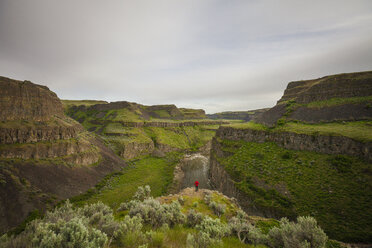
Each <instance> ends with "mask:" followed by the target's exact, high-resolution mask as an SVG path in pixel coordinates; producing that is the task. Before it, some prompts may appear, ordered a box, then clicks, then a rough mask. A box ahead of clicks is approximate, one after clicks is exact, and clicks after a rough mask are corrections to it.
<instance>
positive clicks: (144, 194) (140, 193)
mask: <svg viewBox="0 0 372 248" xmlns="http://www.w3.org/2000/svg"><path fill="white" fill-rule="evenodd" d="M150 194H151V188H150V186H149V185H146V186H145V187H142V186H139V187H138V189H137V192H136V193H135V194H134V196H133V198H134V199H135V200H138V201H143V200H145V199H147V198H149V197H150Z"/></svg>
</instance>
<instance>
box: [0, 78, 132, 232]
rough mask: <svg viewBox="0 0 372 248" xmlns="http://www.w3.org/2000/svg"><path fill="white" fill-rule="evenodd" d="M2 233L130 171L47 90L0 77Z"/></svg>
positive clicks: (0, 220) (0, 230)
mask: <svg viewBox="0 0 372 248" xmlns="http://www.w3.org/2000/svg"><path fill="white" fill-rule="evenodd" d="M0 109H1V112H0V217H1V218H0V233H3V232H5V231H8V230H9V229H10V228H13V227H15V226H17V225H18V224H19V223H21V222H22V221H23V220H24V219H25V218H26V217H27V216H28V215H29V214H30V212H31V211H34V210H36V209H37V210H39V211H44V210H46V209H48V208H50V207H53V205H54V204H55V203H56V202H58V201H60V200H62V199H65V198H67V197H71V196H74V195H77V194H80V193H83V192H84V191H86V190H88V189H89V188H90V187H92V186H94V185H95V184H96V183H97V182H98V181H99V180H100V179H101V178H103V177H104V176H105V175H107V174H108V173H110V172H113V171H115V170H118V169H120V168H121V167H123V166H125V163H124V162H123V161H122V160H121V159H120V158H119V157H117V156H116V155H115V154H114V153H113V151H111V150H110V149H108V148H107V147H105V146H104V145H103V142H102V141H100V140H98V139H97V138H95V137H94V136H92V135H91V134H89V133H87V132H86V131H84V128H83V127H82V126H81V125H80V124H79V123H78V122H76V121H75V120H73V119H71V118H69V117H66V116H64V113H63V108H62V104H61V101H60V100H59V99H58V97H57V95H56V94H55V93H54V92H52V91H50V90H49V89H48V88H47V87H45V86H41V85H37V84H33V83H31V82H29V81H18V80H13V79H9V78H4V77H0Z"/></svg>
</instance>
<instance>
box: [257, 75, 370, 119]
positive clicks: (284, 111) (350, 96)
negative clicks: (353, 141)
mask: <svg viewBox="0 0 372 248" xmlns="http://www.w3.org/2000/svg"><path fill="white" fill-rule="evenodd" d="M370 119H372V71H367V72H356V73H344V74H338V75H331V76H326V77H322V78H319V79H312V80H304V81H296V82H290V83H289V84H288V86H287V89H286V90H285V91H284V95H283V96H282V98H281V99H280V100H279V101H278V103H277V105H276V106H274V107H273V108H271V109H270V110H268V111H266V112H265V113H263V114H262V115H260V116H257V117H256V118H255V121H256V122H258V123H262V124H265V125H267V126H274V125H275V124H277V122H278V121H279V122H283V121H292V120H293V121H301V122H306V123H320V122H332V121H356V120H370Z"/></svg>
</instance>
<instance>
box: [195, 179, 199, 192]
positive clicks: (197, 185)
mask: <svg viewBox="0 0 372 248" xmlns="http://www.w3.org/2000/svg"><path fill="white" fill-rule="evenodd" d="M194 185H195V192H197V191H198V188H199V182H198V181H195V183H194Z"/></svg>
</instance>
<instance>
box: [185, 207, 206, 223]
mask: <svg viewBox="0 0 372 248" xmlns="http://www.w3.org/2000/svg"><path fill="white" fill-rule="evenodd" d="M203 218H204V216H203V214H201V213H197V212H195V210H194V209H191V210H189V212H188V213H187V215H186V224H187V225H188V226H189V227H195V226H196V225H199V224H200V223H201V222H202V220H203Z"/></svg>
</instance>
